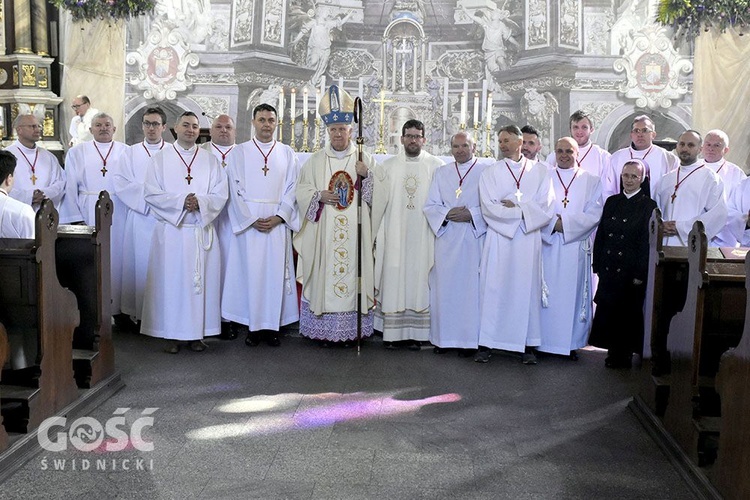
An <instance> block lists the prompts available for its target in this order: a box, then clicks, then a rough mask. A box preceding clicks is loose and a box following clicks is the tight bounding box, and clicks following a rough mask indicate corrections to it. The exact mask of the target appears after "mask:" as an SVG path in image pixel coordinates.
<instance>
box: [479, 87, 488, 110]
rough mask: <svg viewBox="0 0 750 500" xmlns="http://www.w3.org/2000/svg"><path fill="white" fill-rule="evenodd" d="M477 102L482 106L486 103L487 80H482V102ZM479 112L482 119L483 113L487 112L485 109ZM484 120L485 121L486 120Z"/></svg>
mask: <svg viewBox="0 0 750 500" xmlns="http://www.w3.org/2000/svg"><path fill="white" fill-rule="evenodd" d="M479 102H480V103H482V105H484V103H486V102H487V80H482V100H481V101H479ZM481 111H482V118H484V112H486V111H487V108H482V109H481ZM484 119H485V120H486V119H487V118H484Z"/></svg>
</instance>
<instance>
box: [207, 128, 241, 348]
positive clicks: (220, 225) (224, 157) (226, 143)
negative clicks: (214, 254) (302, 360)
mask: <svg viewBox="0 0 750 500" xmlns="http://www.w3.org/2000/svg"><path fill="white" fill-rule="evenodd" d="M209 133H210V135H211V140H210V141H208V142H206V143H204V144H202V145H201V147H202V148H203V149H205V150H206V151H208V152H209V153H211V154H212V155H213V156H215V157H216V159H217V160H219V163H220V164H221V168H222V169H224V170H226V168H227V165H228V162H229V159H228V157H229V153H231V152H232V151H233V150H234V148H235V138H236V135H237V129H236V128H235V126H234V118H232V117H231V116H229V115H219V116H217V117H216V118H214V121H213V122H211V130H210V131H209ZM227 208H228V205H225V206H224V210H222V211H221V213H220V214H219V216H218V217H217V218H216V220H215V221H214V229H215V230H216V233H217V234H218V235H219V242H220V247H221V288H222V289H224V279H225V277H226V266H227V261H228V259H229V242H230V240H231V238H232V237H233V236H234V235H233V234H232V225H231V223H230V222H229V215H228V214H227ZM236 326H237V325H233V324H231V323H230V322H229V321H227V320H226V319H225V318H223V317H222V320H221V335H219V338H221V339H224V340H234V339H236V338H237V329H236V328H235V327H236Z"/></svg>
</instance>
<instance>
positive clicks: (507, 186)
mask: <svg viewBox="0 0 750 500" xmlns="http://www.w3.org/2000/svg"><path fill="white" fill-rule="evenodd" d="M522 142H523V140H522V135H521V130H520V129H519V128H518V127H516V126H515V125H508V126H506V127H503V128H501V129H500V133H499V134H498V145H499V148H500V151H501V153H502V155H503V159H501V160H500V161H498V162H496V163H495V164H494V165H492V166H491V167H489V168H487V169H486V170H485V171H484V172H483V173H482V177H481V179H480V180H479V200H480V202H481V206H482V215H484V218H485V220H486V221H487V237H486V240H485V242H484V251H483V253H482V264H481V271H480V273H481V280H480V288H479V290H480V315H481V327H480V332H479V346H480V347H479V351H478V352H477V354H476V356H475V358H474V360H475V361H477V362H479V363H486V362H487V361H489V357H490V349H492V348H494V349H504V350H506V351H516V352H519V353H522V356H521V358H522V361H523V363H524V364H536V356H535V355H534V352H533V349H532V348H533V347H537V346H539V345H540V344H541V342H542V338H541V318H540V315H541V308H542V300H543V293H542V292H543V277H542V235H541V229H542V228H544V227H546V226H547V224H548V223H549V222H550V221H551V220H552V217H553V213H554V212H553V209H554V201H555V192H554V190H553V189H552V182H551V181H550V178H549V176H548V175H547V165H545V164H544V163H536V164H532V163H531V162H530V161H529V160H528V159H526V158H524V157H523V156H522V155H521V145H522Z"/></svg>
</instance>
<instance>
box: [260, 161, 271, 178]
mask: <svg viewBox="0 0 750 500" xmlns="http://www.w3.org/2000/svg"><path fill="white" fill-rule="evenodd" d="M261 170H262V171H263V177H265V176H266V174H268V170H269V168H268V165H267V164H263V168H261Z"/></svg>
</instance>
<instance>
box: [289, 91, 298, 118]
mask: <svg viewBox="0 0 750 500" xmlns="http://www.w3.org/2000/svg"><path fill="white" fill-rule="evenodd" d="M289 100H290V101H291V103H290V105H289V106H290V108H289V109H290V111H289V114H290V116H289V118H290V119H291V120H292V122H294V118H295V117H294V111H295V106H296V105H297V102H296V101H297V89H295V88H292V95H291V97H290V98H289Z"/></svg>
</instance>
